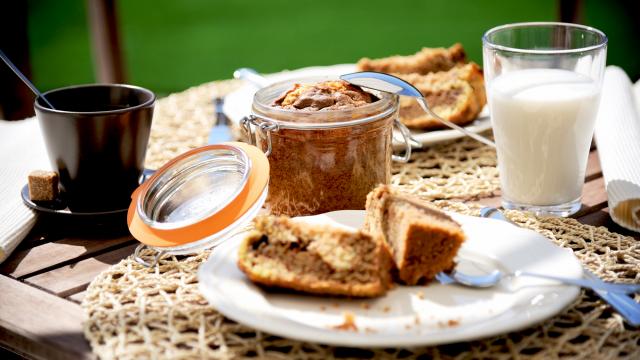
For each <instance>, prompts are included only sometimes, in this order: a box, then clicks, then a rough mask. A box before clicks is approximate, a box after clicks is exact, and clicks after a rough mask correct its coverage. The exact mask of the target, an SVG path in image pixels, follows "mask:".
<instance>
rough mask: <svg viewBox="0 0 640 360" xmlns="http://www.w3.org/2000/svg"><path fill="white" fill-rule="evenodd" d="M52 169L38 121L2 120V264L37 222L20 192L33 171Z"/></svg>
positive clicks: (0, 154)
mask: <svg viewBox="0 0 640 360" xmlns="http://www.w3.org/2000/svg"><path fill="white" fill-rule="evenodd" d="M38 169H41V170H48V169H51V166H50V165H49V159H48V157H47V152H46V150H45V146H44V141H43V140H42V135H41V134H40V126H39V124H38V122H37V121H36V119H35V118H31V119H26V120H19V121H3V120H0V263H1V262H3V261H4V260H5V259H6V258H7V257H8V256H9V255H10V254H11V252H12V251H13V250H14V249H15V248H16V247H17V246H18V244H19V243H20V241H22V239H24V237H25V236H26V235H27V233H29V230H31V228H32V227H33V225H34V224H35V222H36V214H35V212H34V211H33V210H31V209H29V208H28V207H27V206H26V205H24V203H23V202H22V197H21V196H20V191H21V190H22V187H23V186H24V185H25V184H26V183H27V176H28V174H29V172H31V171H32V170H38Z"/></svg>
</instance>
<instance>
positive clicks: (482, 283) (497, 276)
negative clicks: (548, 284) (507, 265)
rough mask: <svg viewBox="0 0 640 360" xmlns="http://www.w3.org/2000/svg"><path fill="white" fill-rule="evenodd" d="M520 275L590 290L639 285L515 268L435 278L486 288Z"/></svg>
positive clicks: (639, 288) (625, 290) (627, 289)
mask: <svg viewBox="0 0 640 360" xmlns="http://www.w3.org/2000/svg"><path fill="white" fill-rule="evenodd" d="M521 276H527V277H536V278H540V279H547V280H553V281H557V282H561V283H564V284H570V285H576V286H580V287H583V288H587V289H592V290H602V291H607V292H616V293H622V294H634V293H637V292H640V285H634V284H617V283H611V282H604V281H603V282H602V283H598V282H595V281H591V280H587V279H574V278H565V277H560V276H553V275H546V274H538V273H532V272H528V271H521V270H517V271H514V272H512V273H504V272H502V271H500V270H494V271H492V272H491V273H489V274H486V275H469V274H464V273H461V272H459V271H456V270H453V271H452V272H450V273H445V272H441V273H438V274H437V275H436V280H438V281H439V282H440V283H441V284H454V283H456V284H461V285H465V286H469V287H475V288H488V287H492V286H495V285H497V284H498V283H499V282H500V281H502V280H503V279H505V278H516V277H521Z"/></svg>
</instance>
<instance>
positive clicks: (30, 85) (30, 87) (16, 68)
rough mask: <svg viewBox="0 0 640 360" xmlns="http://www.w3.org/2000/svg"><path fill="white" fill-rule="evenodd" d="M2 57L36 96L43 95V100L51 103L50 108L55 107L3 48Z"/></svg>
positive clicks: (0, 55)
mask: <svg viewBox="0 0 640 360" xmlns="http://www.w3.org/2000/svg"><path fill="white" fill-rule="evenodd" d="M0 58H2V61H4V63H5V64H7V66H8V67H9V69H11V70H13V72H14V73H15V74H16V75H17V76H18V77H19V78H20V80H22V82H23V83H25V85H27V86H28V87H29V89H31V91H32V92H33V93H34V94H36V96H38V97H41V98H42V100H44V102H46V103H47V105H49V107H50V108H52V109H55V108H54V107H53V105H51V103H50V102H49V100H47V98H46V97H44V95H42V93H41V92H40V91H39V90H38V88H36V86H35V85H33V83H32V82H31V81H29V79H27V77H26V76H24V74H23V73H22V71H20V69H18V67H17V66H16V65H15V64H14V63H13V62H12V61H11V60H10V59H9V58H8V57H7V55H5V54H4V52H3V51H2V50H0Z"/></svg>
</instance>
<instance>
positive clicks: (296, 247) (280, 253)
mask: <svg viewBox="0 0 640 360" xmlns="http://www.w3.org/2000/svg"><path fill="white" fill-rule="evenodd" d="M255 228H256V230H255V231H253V232H252V233H250V234H249V235H248V236H247V237H246V238H245V239H244V241H243V243H242V245H241V246H240V251H239V256H238V266H239V267H240V269H241V270H242V271H243V272H244V273H245V274H246V275H247V276H248V277H249V279H251V281H253V282H256V283H259V284H262V285H265V286H273V287H280V288H287V289H293V290H298V291H303V292H308V293H313V294H326V295H340V296H353V297H374V296H380V295H383V294H384V293H385V292H386V291H387V290H388V289H389V288H390V287H391V284H392V278H391V275H390V270H391V268H392V267H393V261H392V259H391V255H390V252H389V250H388V249H387V247H386V246H385V245H384V243H383V242H382V240H381V239H380V238H375V237H372V236H370V235H368V234H366V233H363V232H361V231H355V232H352V231H348V230H343V229H340V228H336V227H331V226H323V225H310V224H307V223H304V222H302V221H294V220H292V219H290V218H288V217H284V216H282V217H272V216H269V217H259V218H257V219H256V220H255Z"/></svg>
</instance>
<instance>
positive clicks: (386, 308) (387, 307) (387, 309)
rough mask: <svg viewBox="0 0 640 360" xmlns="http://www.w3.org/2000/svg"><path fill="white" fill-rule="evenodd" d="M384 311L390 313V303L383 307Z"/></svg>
mask: <svg viewBox="0 0 640 360" xmlns="http://www.w3.org/2000/svg"><path fill="white" fill-rule="evenodd" d="M382 311H383V312H386V313H388V312H389V311H391V307H390V306H389V305H385V307H383V308H382Z"/></svg>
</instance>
